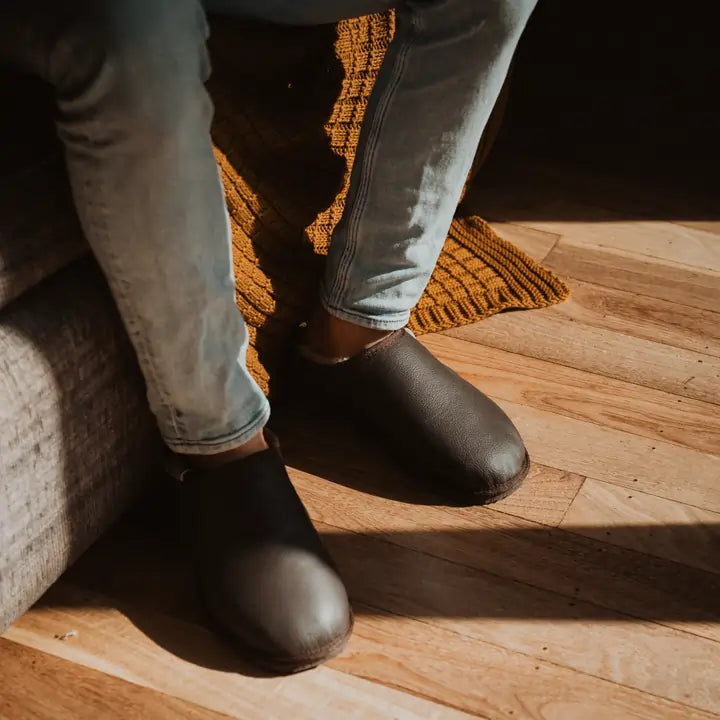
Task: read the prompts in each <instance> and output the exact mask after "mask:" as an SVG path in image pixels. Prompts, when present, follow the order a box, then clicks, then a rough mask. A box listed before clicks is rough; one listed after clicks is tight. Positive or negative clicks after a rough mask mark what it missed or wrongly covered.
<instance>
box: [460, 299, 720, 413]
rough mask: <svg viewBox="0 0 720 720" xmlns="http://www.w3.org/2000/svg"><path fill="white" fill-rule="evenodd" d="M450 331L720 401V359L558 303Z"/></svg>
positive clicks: (665, 389) (603, 373) (637, 382)
mask: <svg viewBox="0 0 720 720" xmlns="http://www.w3.org/2000/svg"><path fill="white" fill-rule="evenodd" d="M446 333H447V334H448V335H450V336H451V337H457V338H460V339H463V340H469V341H471V342H477V343H480V344H481V345H487V346H490V347H495V348H498V349H500V350H506V351H508V352H512V353H517V354H519V355H527V356H529V357H535V358H538V359H540V360H546V361H548V362H552V363H556V364H558V365H564V366H567V367H573V368H576V369H579V370H585V371H587V372H591V373H594V374H596V375H600V376H604V377H610V378H615V379H617V380H624V381H626V382H630V383H633V384H635V385H642V386H644V387H649V388H655V389H656V390H662V391H663V392H667V393H671V394H673V395H679V396H680V397H687V398H694V399H695V400H702V401H704V402H711V403H716V404H717V403H720V399H719V398H718V393H719V389H718V388H720V358H718V357H713V356H710V355H705V354H702V353H698V352H694V351H692V350H684V349H680V348H676V347H669V346H667V345H664V344H662V343H659V342H653V341H650V340H644V339H642V338H637V337H632V336H631V335H627V334H625V333H622V332H617V331H614V330H607V329H605V328H598V327H593V326H592V325H585V324H584V323H581V322H568V320H567V319H566V318H564V317H562V315H561V313H560V311H559V310H557V309H554V308H548V309H546V310H539V311H533V310H529V311H527V312H523V313H512V314H505V315H496V316H495V317H492V318H489V319H488V320H486V321H484V322H483V323H481V324H477V325H467V326H464V327H459V328H454V329H452V330H448V331H446Z"/></svg>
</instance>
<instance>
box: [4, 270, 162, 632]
mask: <svg viewBox="0 0 720 720" xmlns="http://www.w3.org/2000/svg"><path fill="white" fill-rule="evenodd" d="M156 442H158V443H159V441H156V440H155V430H154V424H153V422H152V420H151V417H150V415H149V411H148V410H147V407H146V404H145V401H144V388H143V384H142V381H141V378H140V376H139V373H138V370H137V368H136V364H135V359H134V356H133V354H132V351H131V348H130V346H129V343H128V341H127V339H126V337H125V333H124V331H123V329H122V326H121V324H120V320H119V318H118V316H117V313H116V311H115V309H114V306H113V304H112V302H111V300H110V297H109V294H108V292H107V290H106V288H105V285H104V281H103V280H102V278H101V276H100V273H99V271H98V270H97V268H96V267H95V266H94V264H93V263H92V262H91V261H89V260H85V261H80V262H78V263H76V264H75V265H74V266H73V267H71V268H68V269H66V270H63V271H61V272H60V273H59V274H57V275H56V276H55V277H53V278H51V279H49V280H46V281H45V282H43V283H41V284H40V285H37V286H36V287H35V288H34V289H33V290H31V291H29V292H27V293H25V295H24V296H23V297H22V299H21V300H20V301H18V302H15V303H12V304H11V305H9V306H8V307H6V308H5V309H4V310H1V311H0V630H2V629H3V628H5V627H6V626H7V625H9V624H10V623H11V622H12V621H13V620H14V619H15V618H16V617H17V616H18V615H20V614H21V613H22V612H24V611H25V610H26V609H27V608H28V607H29V606H30V605H31V604H32V603H33V602H34V601H35V600H36V599H37V598H38V597H39V596H40V595H41V594H42V593H43V592H44V591H45V590H46V589H47V587H48V585H50V584H51V583H52V582H53V581H54V580H55V579H56V578H57V577H58V576H59V575H60V574H61V573H62V572H63V570H65V568H66V567H67V565H68V564H69V563H71V562H72V561H73V560H74V559H75V558H76V557H77V556H78V555H79V554H80V553H81V552H83V551H84V550H85V549H86V548H87V547H88V546H89V545H90V544H91V543H92V542H93V541H94V540H95V539H96V538H97V537H98V535H99V534H100V533H101V532H102V531H103V530H105V529H106V528H107V526H108V525H109V524H110V523H111V522H112V521H113V520H114V519H115V518H116V516H117V515H118V513H120V512H122V510H124V509H125V508H126V507H127V506H128V504H129V502H130V501H131V500H132V499H133V498H134V497H135V496H136V495H137V493H138V491H139V490H140V489H141V487H142V486H143V484H144V483H145V482H146V480H147V478H148V476H149V473H150V471H151V467H152V465H153V463H152V460H153V458H154V456H155V453H156V451H157V447H158V445H156Z"/></svg>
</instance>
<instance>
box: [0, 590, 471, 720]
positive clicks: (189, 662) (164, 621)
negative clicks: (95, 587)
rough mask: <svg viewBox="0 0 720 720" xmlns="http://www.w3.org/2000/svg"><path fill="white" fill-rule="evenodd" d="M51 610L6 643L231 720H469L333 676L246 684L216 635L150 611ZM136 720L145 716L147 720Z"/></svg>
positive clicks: (101, 604) (58, 601)
mask: <svg viewBox="0 0 720 720" xmlns="http://www.w3.org/2000/svg"><path fill="white" fill-rule="evenodd" d="M47 602H51V603H53V604H54V605H56V607H47V606H46V607H43V608H38V609H35V610H32V611H31V612H29V613H27V614H26V615H25V616H24V617H23V618H21V619H20V620H19V621H18V622H17V623H16V624H15V625H13V626H12V627H11V628H10V630H9V631H7V633H6V638H8V639H10V640H13V641H14V642H15V643H18V644H22V645H24V646H26V647H30V648H34V649H36V650H40V651H42V652H45V653H48V654H50V655H55V656H57V657H60V658H63V659H64V660H68V661H70V662H72V663H75V664H77V665H78V666H80V667H81V668H84V667H88V668H92V669H95V670H99V671H101V672H103V673H107V674H110V675H114V676H115V677H120V678H124V679H126V680H129V681H130V682H132V683H135V684H136V685H139V686H143V687H146V688H153V689H154V690H158V691H162V692H164V693H166V694H167V695H172V696H174V697H177V698H183V699H187V698H192V700H193V702H195V703H197V704H199V705H202V706H204V707H206V708H211V709H212V710H214V711H216V712H221V713H225V714H227V715H229V716H231V717H233V718H239V719H242V720H253V719H254V718H258V720H260V719H262V720H267V718H268V717H271V718H308V719H310V718H312V719H313V720H315V719H316V718H319V717H338V718H340V717H342V718H346V717H347V718H352V719H353V720H356V719H357V720H361V719H363V720H365V719H367V720H376V719H377V718H380V717H392V718H398V719H402V720H444V719H445V718H448V719H452V720H454V719H456V718H457V719H458V720H459V719H460V718H466V717H468V715H466V714H465V713H462V712H460V711H457V710H454V709H452V708H448V707H445V706H443V705H439V704H436V703H433V702H430V701H428V700H424V699H422V698H418V697H414V696H413V695H410V694H408V693H403V692H400V691H398V690H393V689H391V688H388V687H384V686H382V685H378V684H375V683H372V682H369V681H367V680H363V679H361V678H358V677H354V676H353V675H349V674H346V673H342V672H338V671H336V670H332V669H330V668H328V667H323V668H318V669H316V670H313V671H310V672H306V673H302V674H301V675H295V676H292V677H284V678H283V677H280V678H268V677H264V678H263V677H252V676H247V675H245V674H243V673H244V672H248V666H246V665H245V664H244V663H243V662H242V661H241V660H239V659H238V657H237V655H236V653H235V652H234V651H233V650H232V649H231V648H230V647H229V646H228V645H226V644H225V643H224V642H222V641H219V640H218V638H217V637H216V636H215V634H214V633H212V632H211V631H210V630H208V629H206V628H204V627H201V626H198V625H196V624H194V623H189V622H182V621H179V620H176V619H173V618H170V617H167V616H165V615H163V614H159V613H153V612H152V611H148V610H146V609H141V610H140V611H139V612H137V613H135V612H132V611H130V612H131V613H132V615H133V620H134V622H132V621H130V620H129V619H128V618H127V617H126V616H125V615H124V614H123V613H122V612H120V611H118V610H116V609H114V608H113V607H112V605H113V601H112V599H110V598H107V597H104V598H103V597H98V596H95V595H91V594H88V593H87V592H85V591H80V590H77V589H75V588H72V587H70V586H64V585H62V584H59V585H57V586H55V588H54V589H53V590H52V591H51V595H50V596H49V598H48V599H47ZM69 626H72V627H74V628H76V629H77V637H76V638H74V639H73V642H68V641H60V640H57V639H55V637H54V635H55V634H56V633H57V630H58V628H65V627H69ZM139 626H142V627H143V628H145V629H146V630H148V631H149V632H151V633H152V634H153V635H154V637H155V638H157V639H160V638H162V639H163V641H164V642H169V643H170V648H169V649H168V648H165V647H163V646H162V645H161V644H159V643H158V642H156V641H153V640H151V639H150V638H149V637H148V635H147V634H146V633H145V632H143V630H141V629H140V627H139ZM181 655H186V656H187V657H186V658H183V657H181ZM123 717H128V716H127V715H124V716H123ZM135 717H145V716H144V715H143V714H142V713H139V714H137V715H136V716H135ZM163 717H169V716H163ZM200 717H202V716H200Z"/></svg>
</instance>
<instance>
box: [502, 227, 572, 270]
mask: <svg viewBox="0 0 720 720" xmlns="http://www.w3.org/2000/svg"><path fill="white" fill-rule="evenodd" d="M490 226H491V227H492V229H493V230H494V231H495V232H496V233H497V234H498V235H499V236H500V237H501V238H503V240H507V241H508V242H511V243H512V244H513V245H515V246H516V247H519V248H520V249H521V250H522V251H523V252H526V253H527V254H528V255H529V256H530V257H531V258H533V260H537V261H538V262H542V261H543V260H544V259H545V258H546V257H547V256H548V253H549V252H550V251H551V250H552V249H553V247H555V244H556V243H557V241H558V240H559V239H560V235H557V234H556V233H549V232H545V231H543V230H536V229H534V228H529V227H523V226H522V225H517V224H516V223H509V222H500V221H497V222H491V223H490Z"/></svg>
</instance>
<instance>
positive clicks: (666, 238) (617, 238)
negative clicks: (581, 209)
mask: <svg viewBox="0 0 720 720" xmlns="http://www.w3.org/2000/svg"><path fill="white" fill-rule="evenodd" d="M522 225H523V226H525V227H529V228H534V229H537V230H542V231H543V232H548V233H553V234H557V235H560V236H561V237H562V238H563V240H564V241H567V242H568V243H570V244H572V245H573V246H575V247H580V248H590V249H593V250H604V251H605V252H608V253H611V254H613V255H620V256H624V257H630V258H634V259H635V260H642V261H644V262H646V263H648V264H651V265H652V264H667V265H671V266H674V265H678V266H684V267H685V268H688V267H690V268H697V269H700V270H708V271H710V272H715V273H717V272H720V244H718V242H717V236H716V235H715V234H714V233H709V232H706V231H705V230H698V229H695V228H690V227H685V226H683V225H677V224H675V223H669V222H665V221H662V220H636V219H633V220H616V219H607V220H605V221H604V222H595V223H593V222H577V221H562V220H560V221H534V220H533V221H523V222H522Z"/></svg>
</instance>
